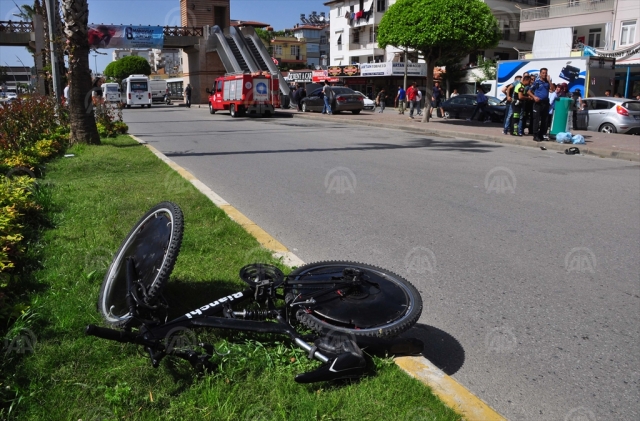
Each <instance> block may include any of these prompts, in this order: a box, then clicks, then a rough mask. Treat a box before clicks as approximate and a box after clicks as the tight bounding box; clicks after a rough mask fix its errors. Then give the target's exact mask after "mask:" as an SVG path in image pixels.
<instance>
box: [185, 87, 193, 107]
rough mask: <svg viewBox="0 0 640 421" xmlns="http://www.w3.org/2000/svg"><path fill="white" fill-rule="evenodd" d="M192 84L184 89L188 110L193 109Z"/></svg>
mask: <svg viewBox="0 0 640 421" xmlns="http://www.w3.org/2000/svg"><path fill="white" fill-rule="evenodd" d="M191 91H192V89H191V84H190V83H187V87H186V88H184V99H185V101H186V102H187V108H191Z"/></svg>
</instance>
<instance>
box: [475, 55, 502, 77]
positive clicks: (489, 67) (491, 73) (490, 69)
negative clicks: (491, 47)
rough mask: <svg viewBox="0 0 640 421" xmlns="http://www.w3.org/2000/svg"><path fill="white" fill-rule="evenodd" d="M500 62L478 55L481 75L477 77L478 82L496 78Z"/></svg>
mask: <svg viewBox="0 0 640 421" xmlns="http://www.w3.org/2000/svg"><path fill="white" fill-rule="evenodd" d="M497 65H498V62H497V61H495V60H492V59H490V58H489V59H487V58H484V57H478V68H479V70H480V73H481V75H480V76H479V77H476V82H484V81H485V80H495V79H496V67H497Z"/></svg>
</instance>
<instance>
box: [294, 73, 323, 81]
mask: <svg viewBox="0 0 640 421" xmlns="http://www.w3.org/2000/svg"><path fill="white" fill-rule="evenodd" d="M323 76H324V74H323ZM284 80H286V81H287V82H294V83H311V82H312V81H313V73H312V72H289V74H288V75H287V77H285V78H284Z"/></svg>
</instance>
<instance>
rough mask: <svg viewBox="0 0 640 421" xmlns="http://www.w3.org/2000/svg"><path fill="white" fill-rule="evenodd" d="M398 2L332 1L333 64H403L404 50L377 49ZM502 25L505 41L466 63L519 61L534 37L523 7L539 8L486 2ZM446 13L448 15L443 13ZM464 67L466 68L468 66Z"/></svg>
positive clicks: (517, 0) (495, 0)
mask: <svg viewBox="0 0 640 421" xmlns="http://www.w3.org/2000/svg"><path fill="white" fill-rule="evenodd" d="M395 2H396V0H333V1H329V2H326V3H325V6H329V8H330V15H329V17H330V21H331V28H330V35H331V40H330V43H331V61H330V65H332V66H339V65H347V64H355V63H372V62H378V63H379V62H386V61H394V59H395V61H397V60H401V58H400V53H402V50H400V49H397V48H394V47H387V48H386V49H382V48H379V47H378V43H377V31H378V25H379V24H380V21H381V20H382V17H383V16H384V14H385V12H386V11H387V10H388V9H389V7H390V6H392V5H393V4H394V3H395ZM484 2H485V3H487V5H488V6H489V7H490V8H491V10H492V12H493V14H494V16H495V17H496V19H497V20H498V22H499V24H500V30H501V32H502V40H500V42H499V44H498V46H497V47H496V48H494V49H491V50H486V51H477V52H475V53H473V54H471V55H470V56H469V58H468V60H466V63H476V62H477V61H478V56H482V57H486V58H491V59H500V60H509V59H517V58H518V50H530V49H531V45H532V42H533V36H532V35H531V34H526V33H523V32H521V30H520V25H519V23H520V22H519V20H520V10H519V8H518V7H517V6H519V4H518V3H520V4H536V2H535V1H534V0H511V1H509V0H484ZM443 13H446V11H443ZM466 63H465V64H466Z"/></svg>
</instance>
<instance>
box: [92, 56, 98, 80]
mask: <svg viewBox="0 0 640 421" xmlns="http://www.w3.org/2000/svg"><path fill="white" fill-rule="evenodd" d="M93 63H94V64H95V65H96V74H95V75H94V76H97V75H98V55H97V54H94V55H93Z"/></svg>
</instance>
